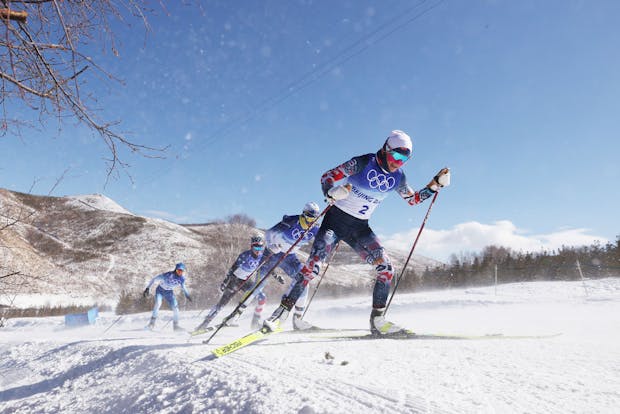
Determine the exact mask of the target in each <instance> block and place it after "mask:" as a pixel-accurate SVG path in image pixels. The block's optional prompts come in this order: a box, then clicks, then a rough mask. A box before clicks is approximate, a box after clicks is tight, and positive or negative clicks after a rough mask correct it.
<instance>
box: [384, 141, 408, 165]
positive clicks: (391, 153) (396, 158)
mask: <svg viewBox="0 0 620 414" xmlns="http://www.w3.org/2000/svg"><path fill="white" fill-rule="evenodd" d="M385 152H386V153H387V155H388V157H390V158H391V160H390V161H392V162H399V163H401V164H402V163H404V162H405V161H407V160H408V159H409V158H411V151H410V150H409V149H407V148H392V147H390V146H389V145H388V144H387V143H386V144H385Z"/></svg>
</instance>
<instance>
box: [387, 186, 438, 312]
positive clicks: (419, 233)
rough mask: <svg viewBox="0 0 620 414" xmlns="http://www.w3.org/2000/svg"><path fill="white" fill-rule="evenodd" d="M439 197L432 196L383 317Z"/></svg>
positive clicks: (436, 194)
mask: <svg viewBox="0 0 620 414" xmlns="http://www.w3.org/2000/svg"><path fill="white" fill-rule="evenodd" d="M438 195H439V191H437V192H435V195H434V196H433V200H432V201H431V204H430V206H428V210H427V211H426V215H425V216H424V220H423V221H422V225H421V226H420V230H419V231H418V235H417V236H416V238H415V241H414V242H413V246H412V247H411V250H410V251H409V256H407V260H406V261H405V264H404V265H403V270H401V272H400V275H399V276H398V278H397V279H396V283H395V284H394V290H393V291H392V294H391V295H390V300H388V303H387V305H386V306H385V311H384V312H383V314H384V315H385V314H386V313H387V311H388V309H389V307H390V303H392V298H393V297H394V294H395V293H396V289H398V284H399V283H400V280H401V279H402V277H403V275H404V274H405V269H406V268H407V265H408V264H409V260H410V259H411V256H412V255H413V251H414V250H415V246H416V245H417V244H418V240H419V239H420V235H421V234H422V230H423V229H424V226H425V225H426V220H427V219H428V215H429V214H430V213H431V208H432V207H433V204H434V203H435V200H436V199H437V196H438Z"/></svg>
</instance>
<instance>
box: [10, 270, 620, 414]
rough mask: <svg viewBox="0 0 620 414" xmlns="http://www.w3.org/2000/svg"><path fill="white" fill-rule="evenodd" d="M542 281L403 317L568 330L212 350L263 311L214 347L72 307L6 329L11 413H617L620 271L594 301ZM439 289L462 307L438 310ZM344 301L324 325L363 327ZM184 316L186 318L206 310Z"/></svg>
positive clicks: (273, 341) (500, 328) (429, 325)
mask: <svg viewBox="0 0 620 414" xmlns="http://www.w3.org/2000/svg"><path fill="white" fill-rule="evenodd" d="M532 285H533V284H526V285H515V286H512V287H511V288H510V291H509V294H507V295H506V298H507V301H506V303H505V304H502V303H501V297H497V296H495V295H493V293H492V292H493V288H488V289H487V290H486V291H485V290H484V289H476V290H475V292H474V293H473V294H475V295H476V298H478V297H480V299H481V300H480V301H479V303H477V302H476V301H477V300H476V301H469V303H468V304H467V305H463V303H465V302H467V301H463V300H462V295H467V294H468V293H467V292H463V291H460V292H443V293H442V292H439V293H437V292H434V293H432V294H428V295H424V294H420V296H422V298H420V300H419V303H417V305H416V306H415V308H414V310H413V311H412V313H411V314H408V313H403V312H406V306H405V305H404V304H405V303H412V302H415V300H416V297H417V295H407V296H403V298H402V302H401V303H399V306H398V309H399V312H395V313H394V315H393V318H394V319H395V321H396V322H401V323H403V321H405V322H406V321H407V320H411V319H412V318H413V317H415V320H416V321H417V324H416V325H418V327H416V330H417V331H419V332H420V333H425V332H429V333H430V332H448V333H471V334H478V335H479V334H484V333H493V332H504V333H506V334H507V335H509V334H514V335H519V334H523V335H525V334H543V333H556V332H562V333H563V334H562V335H561V336H558V337H553V338H542V339H522V338H521V339H515V338H512V339H495V340H484V339H481V340H476V339H473V340H443V339H436V340H389V339H384V340H369V341H347V340H333V339H325V338H321V337H320V334H317V333H306V334H298V333H287V332H283V333H280V334H277V335H273V336H270V337H268V339H267V340H266V341H264V342H261V343H259V344H255V345H252V346H248V347H246V348H243V349H240V350H239V351H237V352H235V353H233V354H230V355H228V356H225V357H222V358H218V359H211V360H205V357H207V356H208V355H209V354H210V351H211V350H213V349H214V348H216V347H217V346H220V345H223V344H226V343H228V342H229V341H230V340H232V339H235V338H237V337H239V336H241V335H243V334H244V333H246V332H247V331H248V329H247V326H248V325H249V319H250V316H251V315H244V316H245V318H244V319H242V320H241V324H242V325H241V327H239V328H226V329H222V330H221V331H220V332H219V333H218V335H217V336H216V337H215V338H214V339H213V341H212V343H211V344H209V345H203V344H202V343H201V342H202V340H203V339H204V338H203V337H202V336H199V337H196V338H192V339H190V341H188V340H187V334H178V333H173V332H172V330H171V328H170V327H167V328H165V329H163V328H160V329H159V330H156V331H154V332H150V331H145V330H143V329H142V327H143V326H144V324H145V323H146V321H147V320H148V317H149V314H148V313H143V314H138V315H127V316H125V317H123V318H122V319H121V320H119V322H118V323H117V324H116V325H115V326H113V327H112V328H111V329H110V330H109V331H108V332H106V333H105V334H103V332H104V330H105V329H106V328H108V327H109V326H110V324H111V323H112V322H113V321H114V320H115V319H116V318H117V316H116V315H112V314H108V313H103V314H102V316H101V320H100V321H99V323H98V324H97V325H95V326H89V327H84V328H80V329H60V326H59V325H60V324H61V323H62V319H61V318H58V317H56V318H29V319H20V320H11V321H10V322H11V323H10V325H9V326H8V327H7V328H3V330H2V331H1V332H0V333H1V334H2V336H1V337H0V413H2V414H4V413H20V414H21V413H24V414H26V413H28V414H30V413H58V412H62V413H163V414H173V413H300V414H312V413H347V414H355V413H385V412H390V413H440V414H443V413H450V414H454V413H466V414H467V413H476V414H477V413H502V414H503V413H528V414H530V413H532V414H536V413H540V414H548V413H562V414H564V413H602V414H607V413H609V414H611V413H616V412H617V407H618V406H620V375H619V374H618V373H619V372H620V348H618V346H617V344H618V343H619V341H618V339H619V332H620V330H619V329H618V328H620V280H618V279H608V280H602V281H590V282H589V286H588V288H589V289H588V298H587V300H583V298H581V297H578V296H572V294H567V292H573V291H574V284H572V283H571V282H556V283H554V284H548V285H538V288H539V290H541V291H542V292H544V295H542V296H543V297H538V298H533V299H534V300H532V302H531V303H530V302H528V300H527V299H528V297H530V296H531V295H533V294H535V293H536V292H537V290H536V289H535V287H536V286H532ZM564 287H565V289H564ZM523 288H525V289H523ZM503 289H509V287H503ZM523 291H525V293H523ZM485 292H486V294H487V295H489V296H488V298H484V295H485ZM519 292H521V295H522V296H521V297H519ZM532 292H534V293H532ZM550 292H551V293H550ZM597 292H598V293H601V292H602V293H604V296H597ZM567 297H570V298H569V299H567ZM433 298H436V299H437V300H438V301H440V302H441V303H449V302H450V299H451V298H455V299H456V303H461V306H451V307H448V309H442V308H440V307H439V308H438V307H437V306H435V303H433ZM515 298H518V300H517V301H516V302H518V303H516V304H515ZM554 298H559V300H556V299H554ZM487 299H488V300H487ZM491 299H492V300H491ZM343 302H346V300H345V299H343V300H341V301H340V302H331V301H325V302H317V303H316V304H313V306H316V308H315V313H314V315H316V316H320V315H325V316H324V317H323V319H319V318H317V319H313V320H312V321H313V322H315V323H317V324H318V325H322V326H326V327H327V326H331V327H335V326H341V327H345V326H347V327H351V326H360V325H361V324H363V323H364V322H360V314H364V318H365V313H366V312H362V311H360V310H359V309H357V308H356V307H357V305H350V306H351V307H353V308H356V309H352V310H351V311H350V312H348V313H347V312H343V311H342V307H343ZM351 302H352V303H355V302H353V301H351ZM425 302H426V303H429V307H428V309H426V310H425V309H424V307H420V303H425ZM492 302H493V303H492ZM498 302H500V303H498ZM332 303H333V304H334V305H332ZM360 303H362V305H359V306H365V305H364V304H363V302H362V301H360ZM332 306H333V307H334V308H337V309H338V312H337V313H335V314H334V315H336V317H335V318H329V315H330V312H329V309H330V308H331V307H332ZM162 313H164V314H165V312H162ZM311 313H312V312H311ZM347 315H349V316H347ZM167 316H168V315H167V314H165V316H164V315H162V319H161V321H162V323H161V325H160V327H163V326H164V323H163V322H164V321H166V317H167ZM181 317H182V320H181V322H182V324H184V325H185V326H191V325H193V324H197V323H198V322H200V319H201V318H200V317H198V315H197V313H194V314H192V313H189V312H187V313H182V314H181ZM347 318H349V319H347ZM418 328H419V329H418ZM285 329H289V328H288V327H286V328H285ZM326 353H329V354H330V355H331V356H332V357H333V359H326V357H325V355H326Z"/></svg>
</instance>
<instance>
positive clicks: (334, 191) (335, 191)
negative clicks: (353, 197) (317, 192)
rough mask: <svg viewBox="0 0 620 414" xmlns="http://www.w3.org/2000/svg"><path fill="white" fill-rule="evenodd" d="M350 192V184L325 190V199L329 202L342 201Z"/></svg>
mask: <svg viewBox="0 0 620 414" xmlns="http://www.w3.org/2000/svg"><path fill="white" fill-rule="evenodd" d="M350 192H351V184H346V185H337V186H335V187H332V188H330V189H329V190H327V197H329V198H330V199H331V200H342V199H343V198H347V197H348V196H349V193H350Z"/></svg>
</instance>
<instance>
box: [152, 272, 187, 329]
mask: <svg viewBox="0 0 620 414" xmlns="http://www.w3.org/2000/svg"><path fill="white" fill-rule="evenodd" d="M185 276H186V275H185V265H184V264H183V263H177V264H176V266H175V267H174V270H173V271H171V272H165V273H162V274H160V275H157V276H155V277H154V278H153V279H151V281H150V282H149V283H148V285H147V286H146V289H144V292H143V293H142V296H144V297H145V298H146V297H148V296H149V291H150V288H151V286H152V285H153V284H154V283H157V289H156V290H155V304H154V306H153V314H152V316H151V321H150V322H149V324H148V326H147V328H149V329H151V330H153V329H154V328H155V321H156V320H157V314H158V312H159V308H160V307H161V303H162V299H166V302H168V306H170V309H172V312H173V316H172V321H173V324H172V328H173V329H174V330H175V331H182V330H183V328H181V327H180V326H179V303H178V302H177V298H176V297H175V296H174V289H175V288H177V287H180V288H181V289H182V290H183V293H184V294H185V297H186V298H187V300H189V301H190V302H191V301H192V298H191V296H190V295H189V291H188V290H187V287H186V286H185Z"/></svg>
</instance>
